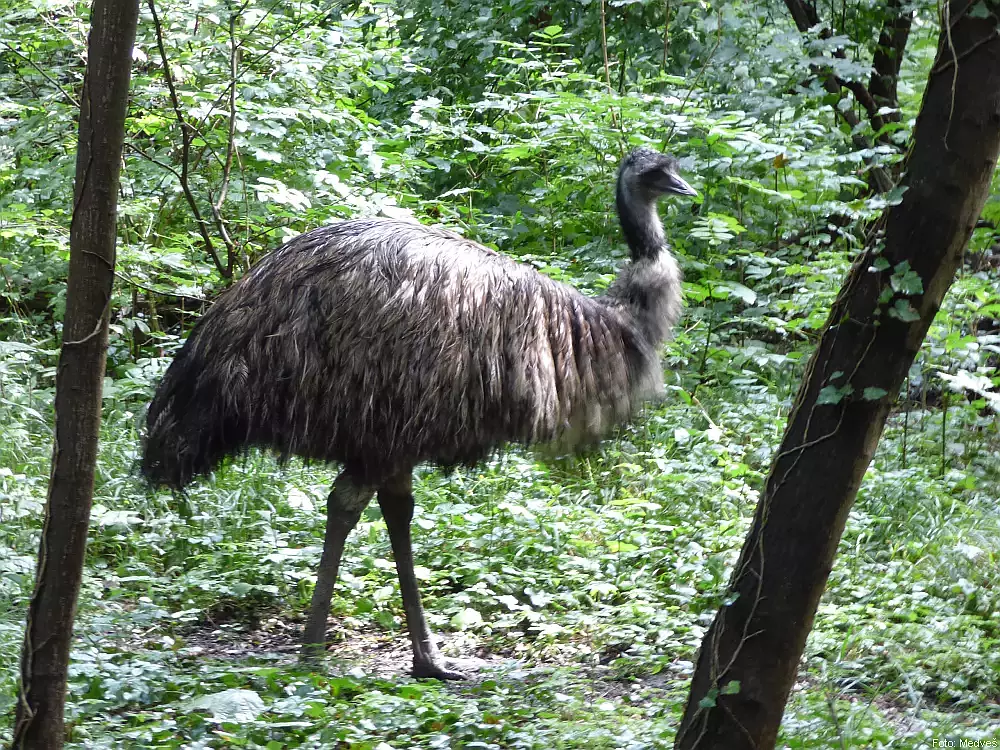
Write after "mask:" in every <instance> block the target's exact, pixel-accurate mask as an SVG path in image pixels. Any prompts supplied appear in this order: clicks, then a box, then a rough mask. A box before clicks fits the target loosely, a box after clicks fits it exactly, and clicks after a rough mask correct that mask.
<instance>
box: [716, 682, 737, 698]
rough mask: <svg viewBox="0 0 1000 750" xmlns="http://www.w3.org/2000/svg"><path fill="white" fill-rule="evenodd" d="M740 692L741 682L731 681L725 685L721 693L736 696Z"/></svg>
mask: <svg viewBox="0 0 1000 750" xmlns="http://www.w3.org/2000/svg"><path fill="white" fill-rule="evenodd" d="M738 692H740V681H739V680H730V681H729V682H727V683H726V684H725V685H723V686H722V689H721V690H720V691H719V693H721V694H722V695H736V694H737V693H738Z"/></svg>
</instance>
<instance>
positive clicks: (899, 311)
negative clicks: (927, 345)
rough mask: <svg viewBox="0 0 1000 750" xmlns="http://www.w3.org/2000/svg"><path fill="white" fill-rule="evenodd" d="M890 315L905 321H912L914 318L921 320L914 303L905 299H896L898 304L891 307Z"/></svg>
mask: <svg viewBox="0 0 1000 750" xmlns="http://www.w3.org/2000/svg"><path fill="white" fill-rule="evenodd" d="M889 317H891V318H896V319H897V320H902V321H903V322H904V323H912V322H913V321H914V320H920V315H919V314H918V313H917V311H916V310H915V309H914V307H913V305H911V304H910V303H909V301H907V300H905V299H898V300H896V304H895V305H894V306H893V307H891V308H890V309H889Z"/></svg>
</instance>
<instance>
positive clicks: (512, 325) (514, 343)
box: [142, 149, 695, 677]
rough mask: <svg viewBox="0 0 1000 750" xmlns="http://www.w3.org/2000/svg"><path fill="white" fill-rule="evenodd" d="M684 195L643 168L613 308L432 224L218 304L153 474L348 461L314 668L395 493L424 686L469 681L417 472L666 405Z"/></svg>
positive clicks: (663, 163) (374, 229)
mask: <svg viewBox="0 0 1000 750" xmlns="http://www.w3.org/2000/svg"><path fill="white" fill-rule="evenodd" d="M668 192H674V193H678V194H681V195H694V194H695V193H694V190H693V189H692V188H690V186H688V185H687V183H685V182H684V181H683V180H682V179H680V177H678V176H677V173H676V162H675V161H674V160H673V159H672V158H670V157H667V156H664V155H662V154H658V153H656V152H652V151H649V150H645V149H638V150H636V151H633V152H632V153H631V154H630V155H629V156H628V157H626V159H625V160H624V161H623V163H622V166H621V169H620V173H619V179H618V191H617V208H618V212H619V217H620V219H621V223H622V227H623V230H624V233H625V236H626V239H627V241H628V244H629V248H630V251H631V261H630V262H629V263H627V264H626V265H625V266H624V268H623V269H622V271H621V272H620V274H619V276H618V278H617V279H616V281H615V283H614V284H612V286H611V287H610V288H609V289H608V291H607V293H606V294H605V295H603V296H601V297H596V298H589V297H585V296H583V295H581V294H580V293H578V292H577V291H576V290H574V289H573V288H572V287H569V286H567V285H564V284H561V283H558V282H556V281H553V280H552V279H549V278H547V277H545V276H543V275H541V274H539V273H538V272H537V271H535V270H534V269H532V268H530V267H528V266H525V265H522V264H519V263H516V262H514V261H512V260H510V259H509V258H506V257H505V256H503V255H500V254H499V253H496V252H494V251H492V250H489V249H487V248H485V247H483V246H481V245H479V244H477V243H475V242H471V241H469V240H467V239H464V238H462V237H460V236H458V235H455V234H452V233H450V232H447V231H443V230H440V229H433V228H429V227H423V226H420V225H417V224H410V223H406V222H400V221H391V220H382V219H360V220H353V221H345V222H342V223H339V224H334V225H331V226H327V227H323V228H320V229H316V230H313V231H311V232H307V233H306V234H303V235H301V236H299V237H296V238H294V239H292V240H290V241H289V242H287V243H286V244H285V245H283V246H282V247H280V248H278V249H277V250H275V251H274V252H273V253H271V254H270V255H268V256H267V257H265V258H264V259H263V260H262V261H261V262H260V263H259V264H258V265H257V266H255V267H254V268H253V269H252V270H251V271H250V272H249V273H248V274H247V275H246V276H245V277H244V278H243V279H242V280H240V282H239V283H237V284H236V285H235V286H233V288H231V289H230V290H228V291H227V292H225V293H224V294H223V295H221V296H220V297H219V299H218V300H217V301H216V303H215V304H214V305H213V306H212V307H211V308H210V309H209V311H208V312H207V313H206V314H205V315H204V317H202V319H201V320H200V321H199V323H198V324H197V325H196V326H195V328H194V330H193V331H192V332H191V335H190V337H189V338H188V340H187V341H186V342H185V344H184V346H183V347H182V348H181V350H180V352H179V353H178V355H177V357H176V358H175V360H174V362H173V363H172V364H171V365H170V367H169V368H168V370H167V372H166V374H165V376H164V378H163V380H162V382H161V383H160V385H159V387H158V389H157V392H156V395H155V397H154V398H153V401H152V403H151V404H150V408H149V412H148V415H147V432H146V439H145V446H144V453H143V459H142V471H143V473H144V474H145V475H146V477H147V478H149V479H150V480H151V481H152V482H153V483H155V484H160V485H167V486H170V487H173V488H183V487H184V486H185V485H186V484H188V483H189V482H190V481H191V480H192V479H193V478H194V477H196V476H198V475H201V474H205V473H207V472H210V471H211V470H212V469H213V468H214V467H215V466H216V465H218V464H219V462H221V461H222V460H223V459H225V458H226V457H227V456H232V455H237V454H240V453H243V452H245V451H246V450H248V449H250V448H252V447H262V448H270V449H273V450H275V451H277V452H278V453H279V455H281V456H282V457H288V456H293V455H295V456H301V457H304V458H307V459H313V460H322V461H329V462H336V463H339V464H341V465H342V467H343V468H342V471H341V474H340V475H339V476H338V478H337V480H336V482H335V484H334V487H333V489H332V491H331V493H330V496H329V498H328V501H327V528H326V537H325V541H324V549H323V556H322V559H321V562H320V568H319V571H318V575H317V584H316V590H315V593H314V595H313V601H312V604H311V607H310V615H309V619H308V622H307V625H306V629H305V636H304V639H303V646H304V654H307V655H308V654H310V653H317V652H319V651H320V650H321V647H322V644H323V641H324V634H325V626H326V618H327V613H328V611H329V606H330V599H331V596H332V593H333V585H334V581H335V579H336V575H337V570H338V568H339V563H340V558H341V555H342V553H343V547H344V541H345V540H346V537H347V535H348V534H349V533H350V531H351V529H353V528H354V526H355V525H356V524H357V522H358V519H359V518H360V515H361V512H362V511H363V510H364V508H365V507H366V506H367V504H368V503H369V502H370V500H371V498H372V496H373V495H374V494H376V493H377V494H378V501H379V505H380V506H381V509H382V512H383V515H384V517H385V521H386V525H387V527H388V530H389V535H390V539H391V542H392V548H393V554H394V556H395V559H396V566H397V572H398V574H399V579H400V588H401V592H402V595H403V603H404V609H405V612H406V617H407V624H408V627H409V631H410V637H411V641H412V644H413V650H414V674H415V675H417V676H433V677H458V676H460V675H458V673H456V672H453V671H451V670H449V669H448V668H447V666H446V665H445V663H444V660H443V659H441V657H440V656H439V655H438V653H437V650H436V648H435V647H434V644H433V640H432V637H431V634H430V631H429V629H428V627H427V624H426V620H425V618H424V614H423V610H422V608H421V604H420V595H419V592H418V589H417V582H416V578H415V577H414V575H413V558H412V550H411V545H410V533H409V525H410V519H411V518H412V514H413V496H412V492H411V476H412V471H413V468H414V467H415V466H416V465H417V464H420V463H425V462H427V463H434V464H437V465H440V466H444V467H452V466H456V465H463V464H464V465H473V464H476V463H478V462H479V461H481V460H483V459H484V458H485V457H487V456H488V455H490V454H491V453H493V452H494V451H496V450H498V449H500V448H501V447H502V446H503V445H505V444H507V443H520V444H527V445H532V444H541V443H555V444H557V445H558V446H559V447H560V448H561V449H563V450H571V449H573V448H574V447H575V446H578V445H580V444H583V443H590V442H593V441H594V440H596V439H597V438H599V437H600V436H601V435H602V434H604V433H606V432H607V431H608V429H610V428H611V427H613V426H614V425H617V424H620V423H622V422H623V421H625V420H627V419H628V418H629V417H630V416H631V415H632V414H633V413H634V412H635V410H636V408H637V407H638V406H639V405H640V404H641V403H642V402H643V401H645V400H647V399H649V398H651V397H653V396H655V395H656V394H657V393H659V392H660V390H661V389H662V387H663V375H662V367H661V365H660V361H659V356H658V352H657V347H658V346H659V344H661V343H662V342H663V341H664V340H665V339H666V338H667V336H668V335H669V331H670V328H671V326H672V325H673V323H674V322H675V321H676V319H677V317H678V316H679V314H680V272H679V270H678V267H677V264H676V262H675V261H674V259H673V257H672V256H671V255H670V253H669V250H668V248H667V245H666V242H665V240H664V235H663V228H662V225H661V224H660V221H659V217H658V215H657V212H656V200H657V198H658V197H659V196H661V195H663V194H665V193H668Z"/></svg>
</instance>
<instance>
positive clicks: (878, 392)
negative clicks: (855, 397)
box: [861, 388, 889, 401]
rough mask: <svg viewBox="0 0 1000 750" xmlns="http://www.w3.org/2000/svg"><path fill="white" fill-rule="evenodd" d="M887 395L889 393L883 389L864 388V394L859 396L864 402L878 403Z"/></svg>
mask: <svg viewBox="0 0 1000 750" xmlns="http://www.w3.org/2000/svg"><path fill="white" fill-rule="evenodd" d="M888 393H889V391H887V390H885V389H884V388H865V390H864V392H862V394H861V398H862V399H864V400H865V401H878V400H879V399H880V398H882V397H883V396H885V395H887V394H888Z"/></svg>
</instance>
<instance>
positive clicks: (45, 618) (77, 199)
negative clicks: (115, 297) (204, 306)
mask: <svg viewBox="0 0 1000 750" xmlns="http://www.w3.org/2000/svg"><path fill="white" fill-rule="evenodd" d="M138 17H139V5H138V0H95V2H94V5H93V9H92V11H91V32H90V41H89V46H88V49H89V55H88V63H87V74H86V79H85V81H84V87H83V96H82V98H81V104H80V140H79V144H78V146H77V157H76V186H75V190H74V206H73V217H72V220H71V225H70V260H69V280H68V283H67V289H66V318H65V323H64V326H63V343H62V352H61V355H60V357H59V368H58V371H57V373H56V399H55V412H56V413H55V442H54V445H53V449H52V475H51V478H50V481H49V494H48V501H47V503H46V507H45V525H44V528H43V530H42V538H41V543H40V545H39V549H38V568H37V571H36V575H35V590H34V594H33V595H32V598H31V603H30V604H29V606H28V617H27V625H26V627H25V635H24V645H23V649H22V652H21V684H20V687H19V692H18V703H17V716H16V723H15V728H14V741H13V747H14V748H25V749H27V748H45V749H46V750H48V749H49V748H61V747H62V746H63V740H64V728H63V701H64V699H65V695H66V670H67V666H68V664H69V650H70V641H71V638H72V634H73V616H74V614H75V611H76V600H77V596H78V594H79V592H80V579H81V577H82V573H83V559H84V551H85V548H86V543H87V527H88V524H89V522H90V505H91V499H92V495H93V490H94V466H95V463H96V460H97V438H98V430H99V428H100V423H101V384H102V381H103V379H104V365H105V359H106V355H107V344H108V314H109V307H110V302H111V286H112V282H113V281H114V268H115V217H116V212H117V202H118V178H119V173H120V170H121V158H122V142H123V140H124V136H125V113H126V109H127V105H128V87H129V76H130V72H131V65H132V43H133V41H134V40H135V30H136V24H137V21H138Z"/></svg>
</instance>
